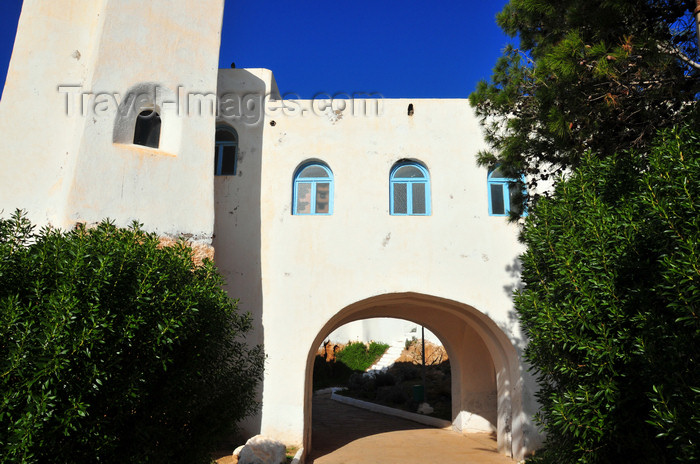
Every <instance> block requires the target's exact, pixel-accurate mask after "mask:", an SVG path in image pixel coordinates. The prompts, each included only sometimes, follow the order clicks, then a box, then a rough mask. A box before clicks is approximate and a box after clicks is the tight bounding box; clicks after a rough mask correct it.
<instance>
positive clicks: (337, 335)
mask: <svg viewBox="0 0 700 464" xmlns="http://www.w3.org/2000/svg"><path fill="white" fill-rule="evenodd" d="M413 337H415V338H416V339H418V340H420V339H421V326H420V324H416V323H415V322H411V321H407V320H404V319H393V318H389V317H376V318H373V319H363V320H359V321H353V322H349V323H347V324H344V325H342V326H340V327H338V328H337V329H335V330H334V331H333V332H331V333H330V334H328V336H326V340H330V341H332V342H335V343H347V342H348V341H361V342H365V343H367V342H370V341H377V342H384V343H388V344H390V345H391V344H392V343H396V342H398V341H402V340H403V341H405V340H411V339H412V338H413ZM425 339H426V340H427V341H429V342H432V343H435V344H437V345H442V342H441V341H440V339H439V338H438V337H437V336H436V335H435V334H434V333H432V332H431V331H430V330H427V329H426V330H425Z"/></svg>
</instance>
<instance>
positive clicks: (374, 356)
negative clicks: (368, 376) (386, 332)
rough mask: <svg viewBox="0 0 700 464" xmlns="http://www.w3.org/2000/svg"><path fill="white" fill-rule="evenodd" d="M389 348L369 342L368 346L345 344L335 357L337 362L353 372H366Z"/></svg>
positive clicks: (359, 343)
mask: <svg viewBox="0 0 700 464" xmlns="http://www.w3.org/2000/svg"><path fill="white" fill-rule="evenodd" d="M388 348H389V345H387V344H386V343H377V342H371V343H370V344H369V346H367V345H365V344H364V343H362V342H352V343H349V344H347V345H346V346H345V347H344V348H343V349H342V350H340V351H338V353H337V354H336V355H335V356H336V359H337V360H338V362H341V363H343V364H345V365H346V366H348V367H349V368H350V369H352V370H354V371H362V372H364V371H366V370H367V369H369V368H370V367H372V365H373V364H374V363H375V362H377V360H378V359H379V358H380V357H381V356H382V355H383V354H384V352H385V351H386V350H387V349H388Z"/></svg>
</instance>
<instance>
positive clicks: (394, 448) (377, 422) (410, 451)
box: [306, 394, 515, 464]
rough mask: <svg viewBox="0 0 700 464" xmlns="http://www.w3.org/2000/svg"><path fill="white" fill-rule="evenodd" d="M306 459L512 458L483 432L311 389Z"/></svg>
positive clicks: (464, 463)
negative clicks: (434, 424) (439, 425)
mask: <svg viewBox="0 0 700 464" xmlns="http://www.w3.org/2000/svg"><path fill="white" fill-rule="evenodd" d="M312 441H313V445H312V446H313V451H312V452H311V454H310V455H309V456H307V459H306V464H514V463H515V461H513V460H512V459H510V458H507V457H505V456H503V455H501V454H499V453H498V452H497V451H496V439H495V438H494V437H491V436H490V435H488V434H468V435H462V434H459V433H456V432H453V431H451V430H442V429H436V428H430V427H427V426H425V425H422V424H418V423H415V422H412V421H409V420H405V419H400V418H398V417H392V416H385V415H383V414H378V413H375V412H371V411H367V410H364V409H359V408H355V407H353V406H350V405H346V404H342V403H339V402H337V401H333V400H331V399H330V394H321V395H314V400H313V438H312Z"/></svg>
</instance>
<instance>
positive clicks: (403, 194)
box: [394, 183, 408, 214]
mask: <svg viewBox="0 0 700 464" xmlns="http://www.w3.org/2000/svg"><path fill="white" fill-rule="evenodd" d="M406 186H407V184H405V183H395V184H394V214H407V213H408V208H407V203H408V202H407V199H408V192H407V190H406Z"/></svg>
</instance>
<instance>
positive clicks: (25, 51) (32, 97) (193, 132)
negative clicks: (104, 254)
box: [0, 0, 223, 242]
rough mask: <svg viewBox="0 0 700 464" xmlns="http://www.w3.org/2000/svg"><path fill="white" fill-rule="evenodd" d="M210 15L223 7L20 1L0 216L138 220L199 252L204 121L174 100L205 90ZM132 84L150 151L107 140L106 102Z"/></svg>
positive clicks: (209, 116) (216, 19)
mask: <svg viewBox="0 0 700 464" xmlns="http://www.w3.org/2000/svg"><path fill="white" fill-rule="evenodd" d="M222 17H223V0H203V1H200V2H196V3H192V2H180V4H179V5H178V7H177V8H173V5H172V2H170V1H168V0H152V1H149V2H146V3H144V2H142V1H137V0H121V1H119V2H113V1H112V2H110V1H106V0H98V1H94V2H84V1H79V0H56V1H52V2H45V1H41V0H27V1H25V2H24V5H23V8H22V15H21V18H20V23H19V27H18V33H17V41H16V44H15V49H14V52H13V57H12V61H11V64H10V71H9V73H8V78H7V84H6V86H5V91H4V94H3V101H2V103H0V135H1V136H2V137H3V140H5V141H10V142H9V143H5V144H4V145H3V147H2V149H1V150H2V151H1V152H0V155H1V158H0V159H1V160H2V169H0V172H1V173H2V174H0V176H2V177H1V178H0V181H2V182H3V195H2V200H0V202H1V203H0V208H2V209H4V210H5V214H6V213H7V212H8V211H12V210H14V209H15V208H24V209H27V210H28V212H29V214H30V217H32V218H33V219H35V220H36V221H38V222H40V223H42V224H44V223H47V222H50V223H52V224H54V225H57V226H61V227H69V226H71V225H72V224H74V223H75V222H76V221H85V222H89V223H90V222H97V221H100V220H102V219H104V218H106V217H109V218H111V219H113V220H114V221H115V222H116V223H117V224H118V225H121V226H126V225H128V224H130V223H131V221H132V220H138V221H140V222H143V223H144V225H145V227H146V229H147V230H152V231H156V232H159V233H161V234H164V235H179V234H186V235H187V236H190V237H192V238H193V239H195V240H202V241H205V242H209V241H210V240H211V235H212V231H213V223H214V209H213V160H212V157H211V153H212V152H213V150H214V140H213V136H212V134H213V132H214V121H215V114H214V112H213V111H211V110H210V111H202V112H199V111H198V110H197V109H195V108H188V107H187V105H186V101H188V100H189V96H191V95H193V94H206V93H210V94H212V95H213V94H215V92H216V83H217V64H218V55H219V45H220V31H221V21H222ZM144 85H145V86H146V87H149V88H152V89H157V96H156V98H155V99H153V98H150V97H149V96H148V92H143V93H144V96H143V98H145V99H146V100H148V99H151V100H156V101H155V102H151V103H155V106H156V108H157V109H158V110H159V112H160V113H161V119H162V126H161V137H160V145H159V148H157V149H153V148H148V147H143V146H138V145H133V144H132V143H131V137H130V138H128V139H127V140H126V141H120V142H122V143H115V140H114V130H115V124H116V122H117V120H118V119H119V118H120V115H119V111H118V110H117V102H118V101H123V100H128V93H129V92H130V91H133V90H143V89H144ZM140 103H143V102H140ZM138 108H139V102H136V103H135V104H134V105H133V108H132V112H135V113H133V114H137V113H138V111H139V110H138ZM122 109H123V108H122ZM132 120H133V118H132ZM132 124H133V123H132ZM131 130H132V131H133V128H131ZM132 133H133V132H132ZM5 192H7V193H5Z"/></svg>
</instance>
